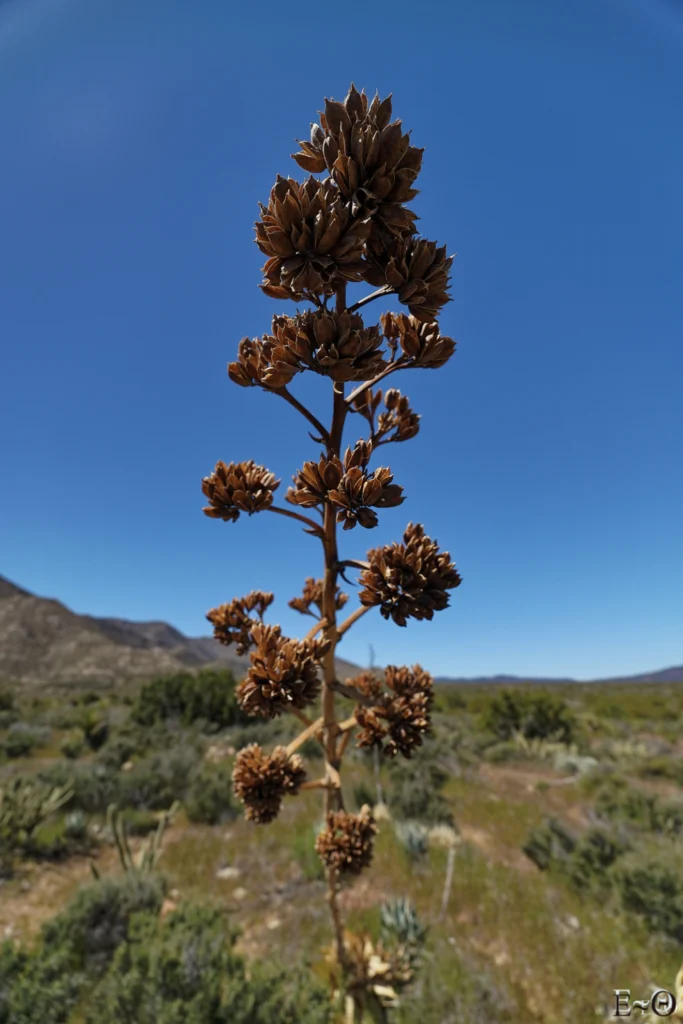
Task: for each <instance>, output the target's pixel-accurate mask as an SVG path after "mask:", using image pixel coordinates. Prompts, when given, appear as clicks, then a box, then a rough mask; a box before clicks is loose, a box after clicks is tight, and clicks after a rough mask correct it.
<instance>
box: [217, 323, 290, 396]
mask: <svg viewBox="0 0 683 1024" xmlns="http://www.w3.org/2000/svg"><path fill="white" fill-rule="evenodd" d="M275 319H276V320H277V319H278V318H277V317H276V318H275ZM285 319H286V318H285ZM274 322H275V321H274ZM302 369H303V367H302V366H301V365H300V364H299V362H298V360H297V358H296V356H294V355H293V354H292V352H290V351H289V349H287V348H286V347H283V346H282V345H280V344H278V341H277V339H276V338H273V337H269V336H268V335H265V334H264V336H263V338H262V339H259V338H242V340H241V341H240V343H239V346H238V349H237V359H236V361H235V362H233V363H228V376H229V377H230V380H232V381H233V382H234V383H235V384H239V385H240V387H243V388H249V387H254V386H255V385H260V386H261V387H262V388H266V389H271V390H276V389H277V388H282V387H285V386H286V385H287V384H289V382H290V381H291V380H292V378H293V377H294V376H295V375H296V374H297V373H300V372H301V370H302Z"/></svg>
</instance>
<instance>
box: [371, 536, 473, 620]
mask: <svg viewBox="0 0 683 1024" xmlns="http://www.w3.org/2000/svg"><path fill="white" fill-rule="evenodd" d="M368 561H369V563H370V568H369V569H364V570H363V571H362V572H361V574H360V583H361V584H362V586H363V588H364V589H363V590H362V591H361V593H360V594H359V599H360V602H361V604H363V605H367V606H372V605H377V606H378V607H379V610H380V613H381V614H382V616H383V617H384V618H385V619H388V618H391V619H393V621H394V622H395V623H396V624H397V625H398V626H405V625H406V620H407V619H409V618H413V619H431V618H433V616H434V612H435V611H436V612H438V611H443V609H444V608H447V607H448V601H449V598H448V591H449V590H453V589H454V588H455V587H458V586H460V583H461V582H462V581H461V577H460V574H459V572H458V570H457V569H456V568H455V565H454V564H453V562H452V561H451V556H450V555H449V554H448V552H447V551H440V550H439V547H438V544H437V542H436V541H433V540H431V539H430V538H429V537H428V536H427V535H426V534H425V532H424V527H423V526H421V525H420V524H419V523H410V524H409V525H408V527H407V529H406V531H405V533H404V534H403V543H402V544H397V543H395V542H394V543H393V544H388V545H386V546H385V547H381V548H374V549H373V550H372V551H368Z"/></svg>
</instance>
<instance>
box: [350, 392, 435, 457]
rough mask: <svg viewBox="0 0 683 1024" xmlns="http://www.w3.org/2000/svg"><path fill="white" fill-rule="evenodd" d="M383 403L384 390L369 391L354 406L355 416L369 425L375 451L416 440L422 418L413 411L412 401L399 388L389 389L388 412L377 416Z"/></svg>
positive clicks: (386, 400)
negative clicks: (393, 443) (381, 446)
mask: <svg viewBox="0 0 683 1024" xmlns="http://www.w3.org/2000/svg"><path fill="white" fill-rule="evenodd" d="M381 401H382V391H381V390H379V389H378V390H377V391H373V390H372V388H366V389H365V391H362V392H361V393H360V395H359V396H358V398H355V399H354V400H353V403H352V410H353V412H357V413H359V414H360V415H361V416H362V417H363V418H364V419H366V420H367V421H368V423H369V424H370V432H371V437H372V444H373V448H377V447H378V446H379V445H381V444H390V443H391V442H398V441H409V440H410V438H411V437H415V435H416V434H417V433H418V432H419V429H420V417H419V415H418V414H417V413H415V412H413V410H412V409H411V407H410V400H409V399H408V398H407V397H406V396H405V395H402V394H401V392H400V391H399V390H398V388H389V389H388V390H387V391H386V393H385V395H384V405H385V406H386V411H383V412H380V413H379V415H377V410H378V409H379V405H380V402H381ZM376 416H377V423H376V424H375V417H376Z"/></svg>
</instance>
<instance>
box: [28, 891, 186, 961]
mask: <svg viewBox="0 0 683 1024" xmlns="http://www.w3.org/2000/svg"><path fill="white" fill-rule="evenodd" d="M165 888H166V886H165V882H164V880H163V878H162V877H161V876H159V875H154V874H150V873H142V872H136V871H127V872H125V873H124V874H121V875H111V876H105V877H104V878H102V879H100V880H99V881H97V882H95V883H93V884H92V885H89V886H86V887H85V888H83V889H80V890H79V891H78V892H77V893H76V895H75V896H74V898H73V899H72V900H71V902H70V903H69V904H68V905H67V907H66V908H65V909H64V910H63V911H62V912H61V913H60V914H58V915H57V917H54V918H52V919H51V920H50V921H48V922H47V923H46V924H45V925H44V926H43V931H42V940H43V945H44V947H45V948H46V949H51V950H58V949H59V950H64V951H65V952H66V955H67V956H68V962H69V965H70V969H71V970H74V971H85V972H90V973H95V974H98V973H101V972H103V971H104V970H105V969H106V967H107V966H108V964H109V963H110V961H111V959H112V957H113V956H114V953H115V952H116V949H117V948H118V946H120V945H121V943H122V942H123V941H124V940H125V939H126V938H127V935H128V926H129V923H130V920H131V917H132V915H133V914H136V913H139V912H140V911H149V912H150V913H152V914H154V915H156V914H158V912H159V910H160V909H161V903H162V900H163V897H164V892H165Z"/></svg>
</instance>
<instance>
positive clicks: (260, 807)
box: [232, 743, 306, 825]
mask: <svg viewBox="0 0 683 1024" xmlns="http://www.w3.org/2000/svg"><path fill="white" fill-rule="evenodd" d="M305 781H306V772H305V771H304V767H303V762H302V760H301V758H300V757H299V755H298V754H292V755H291V756H290V755H288V753H287V750H286V748H285V747H275V749H274V750H273V752H272V754H266V753H265V752H264V751H263V750H262V749H261V747H260V746H259V745H258V743H250V744H249V746H247V747H244V748H243V749H242V750H240V752H239V753H238V755H237V757H236V758H235V767H234V770H233V773H232V783H233V788H234V790H235V796H236V797H237V799H238V800H239V801H240V802H241V803H243V804H244V808H245V810H244V817H245V818H246V819H247V821H253V822H255V823H256V824H257V825H265V824H267V823H268V822H269V821H273V819H274V818H276V817H277V815H278V814H279V812H280V806H281V804H282V799H283V797H285V796H294V795H295V794H296V793H298V792H299V787H300V786H301V785H302V784H303V783H304V782H305Z"/></svg>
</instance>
